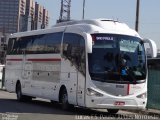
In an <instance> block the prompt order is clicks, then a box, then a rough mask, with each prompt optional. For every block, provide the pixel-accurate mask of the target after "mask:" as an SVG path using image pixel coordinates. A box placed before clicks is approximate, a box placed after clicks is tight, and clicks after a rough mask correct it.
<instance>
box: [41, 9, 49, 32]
mask: <svg viewBox="0 0 160 120" xmlns="http://www.w3.org/2000/svg"><path fill="white" fill-rule="evenodd" d="M48 24H49V15H48V10H46V9H45V8H43V20H42V27H41V28H42V29H43V28H46V27H48Z"/></svg>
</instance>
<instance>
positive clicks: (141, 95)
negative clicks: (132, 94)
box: [137, 92, 147, 99]
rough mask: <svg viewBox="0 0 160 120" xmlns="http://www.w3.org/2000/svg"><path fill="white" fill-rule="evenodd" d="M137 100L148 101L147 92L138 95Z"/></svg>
mask: <svg viewBox="0 0 160 120" xmlns="http://www.w3.org/2000/svg"><path fill="white" fill-rule="evenodd" d="M137 98H141V99H146V98H147V92H145V93H142V94H140V95H138V96H137Z"/></svg>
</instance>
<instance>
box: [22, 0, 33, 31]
mask: <svg viewBox="0 0 160 120" xmlns="http://www.w3.org/2000/svg"><path fill="white" fill-rule="evenodd" d="M34 19H35V2H34V0H26V12H25V21H24V25H25V26H24V29H22V31H27V30H34Z"/></svg>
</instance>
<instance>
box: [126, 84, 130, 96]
mask: <svg viewBox="0 0 160 120" xmlns="http://www.w3.org/2000/svg"><path fill="white" fill-rule="evenodd" d="M129 92H130V84H128V86H127V95H129Z"/></svg>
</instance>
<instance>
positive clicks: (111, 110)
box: [107, 109, 119, 114]
mask: <svg viewBox="0 0 160 120" xmlns="http://www.w3.org/2000/svg"><path fill="white" fill-rule="evenodd" d="M107 111H108V113H109V114H116V113H118V111H119V110H118V109H107Z"/></svg>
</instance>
